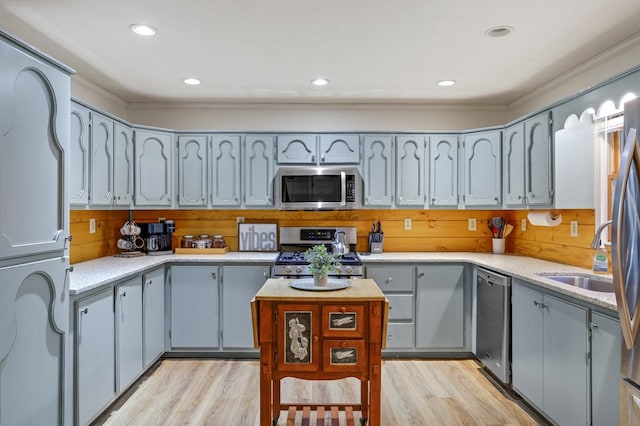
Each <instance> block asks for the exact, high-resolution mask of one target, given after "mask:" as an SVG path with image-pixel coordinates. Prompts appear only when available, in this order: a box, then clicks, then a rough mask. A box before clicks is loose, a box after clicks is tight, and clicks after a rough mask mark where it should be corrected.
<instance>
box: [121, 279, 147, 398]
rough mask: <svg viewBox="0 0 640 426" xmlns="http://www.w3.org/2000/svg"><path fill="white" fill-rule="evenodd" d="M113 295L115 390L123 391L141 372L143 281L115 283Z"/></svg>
mask: <svg viewBox="0 0 640 426" xmlns="http://www.w3.org/2000/svg"><path fill="white" fill-rule="evenodd" d="M115 295H116V296H115V297H116V312H115V313H116V318H115V320H116V321H115V324H116V372H117V375H116V390H117V392H122V391H124V390H125V389H126V388H127V387H128V386H129V385H130V384H131V383H132V382H133V381H134V380H135V379H136V378H138V376H139V375H140V373H142V282H141V280H140V277H136V278H133V279H131V280H129V281H125V282H124V283H122V284H118V285H117V286H116V288H115Z"/></svg>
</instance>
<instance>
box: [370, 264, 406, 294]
mask: <svg viewBox="0 0 640 426" xmlns="http://www.w3.org/2000/svg"><path fill="white" fill-rule="evenodd" d="M413 269H414V268H413V267H412V266H384V267H379V266H367V278H371V279H372V280H374V281H375V282H376V284H378V287H380V290H382V291H383V292H385V293H386V292H393V291H413Z"/></svg>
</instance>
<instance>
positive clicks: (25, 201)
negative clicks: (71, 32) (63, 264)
mask: <svg viewBox="0 0 640 426" xmlns="http://www.w3.org/2000/svg"><path fill="white" fill-rule="evenodd" d="M4 40H5V39H4V38H3V37H2V33H0V58H2V60H0V75H2V78H0V182H1V184H0V200H2V201H1V202H0V259H3V258H8V257H14V256H22V255H28V254H36V253H44V252H50V251H57V250H64V248H65V241H66V237H67V236H68V223H69V213H68V210H69V206H68V195H67V194H68V193H69V188H68V186H67V182H66V177H67V172H66V169H65V167H66V166H67V164H68V162H69V153H68V147H69V117H70V107H69V105H70V98H69V92H70V90H69V84H70V83H69V75H68V71H67V72H66V73H65V72H62V71H61V68H56V67H54V66H53V62H52V61H50V60H47V58H38V57H36V56H35V54H32V53H31V52H27V51H26V50H21V49H19V48H17V47H15V46H14V45H12V44H9V43H8V42H5V41H4Z"/></svg>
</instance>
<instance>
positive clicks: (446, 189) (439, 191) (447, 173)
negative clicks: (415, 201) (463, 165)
mask: <svg viewBox="0 0 640 426" xmlns="http://www.w3.org/2000/svg"><path fill="white" fill-rule="evenodd" d="M429 151H430V153H431V155H430V163H429V172H430V177H431V178H430V179H429V184H430V189H431V191H430V194H431V198H430V201H429V204H430V205H431V206H433V207H457V206H458V137H457V136H447V135H434V136H430V137H429Z"/></svg>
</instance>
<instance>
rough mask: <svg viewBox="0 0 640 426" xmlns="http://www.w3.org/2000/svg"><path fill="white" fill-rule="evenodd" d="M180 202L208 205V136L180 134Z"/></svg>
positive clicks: (193, 205)
mask: <svg viewBox="0 0 640 426" xmlns="http://www.w3.org/2000/svg"><path fill="white" fill-rule="evenodd" d="M178 204H179V205H180V206H181V207H182V206H185V207H187V206H190V207H206V205H207V137H206V136H178Z"/></svg>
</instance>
